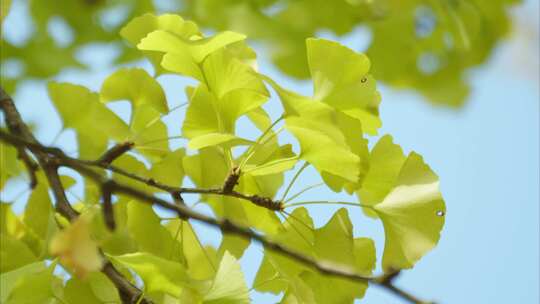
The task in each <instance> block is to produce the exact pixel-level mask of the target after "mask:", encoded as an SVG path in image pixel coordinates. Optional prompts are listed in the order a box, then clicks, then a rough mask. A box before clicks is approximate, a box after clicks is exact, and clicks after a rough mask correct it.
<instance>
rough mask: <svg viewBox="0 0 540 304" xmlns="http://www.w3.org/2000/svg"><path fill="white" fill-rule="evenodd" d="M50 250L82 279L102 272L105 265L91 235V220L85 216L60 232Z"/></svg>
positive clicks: (53, 240) (52, 242)
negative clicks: (94, 272)
mask: <svg viewBox="0 0 540 304" xmlns="http://www.w3.org/2000/svg"><path fill="white" fill-rule="evenodd" d="M49 250H50V252H51V254H53V255H55V256H58V257H59V258H60V262H61V263H62V265H64V266H66V267H68V268H69V269H71V270H72V271H73V273H74V274H75V275H76V276H77V277H80V278H84V277H86V276H87V275H88V273H90V272H93V271H99V270H101V266H102V264H103V259H102V257H101V255H100V253H99V250H98V246H97V243H96V242H95V241H94V240H93V239H92V237H91V235H90V219H89V218H88V216H85V215H83V216H80V217H79V218H78V219H77V220H75V221H74V222H73V223H72V224H71V225H70V226H69V227H67V228H66V229H64V230H63V231H60V232H58V233H57V234H56V235H55V236H54V238H53V239H52V241H51V243H50V244H49Z"/></svg>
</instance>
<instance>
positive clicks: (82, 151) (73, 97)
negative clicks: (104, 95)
mask: <svg viewBox="0 0 540 304" xmlns="http://www.w3.org/2000/svg"><path fill="white" fill-rule="evenodd" d="M48 90H49V96H50V98H51V101H52V102H53V104H54V106H55V108H56V110H57V111H58V114H59V115H60V117H61V119H62V121H63V124H64V127H65V128H73V129H75V130H76V131H77V137H78V143H79V155H81V156H83V157H90V158H96V157H97V156H98V155H99V154H100V153H102V152H103V150H104V149H105V147H106V144H107V141H108V139H114V140H116V141H123V140H125V139H126V138H127V137H128V134H129V131H128V127H127V125H126V124H125V123H124V122H123V121H122V120H121V119H120V118H119V117H118V116H116V114H114V113H113V112H112V111H111V110H109V109H108V108H107V107H106V106H105V105H104V104H103V103H101V102H100V101H99V95H98V94H96V93H93V92H91V91H90V90H88V89H87V88H85V87H83V86H79V85H74V84H68V83H54V82H51V83H49V85H48Z"/></svg>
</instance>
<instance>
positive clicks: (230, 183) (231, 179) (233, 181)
mask: <svg viewBox="0 0 540 304" xmlns="http://www.w3.org/2000/svg"><path fill="white" fill-rule="evenodd" d="M240 174H241V172H240V168H238V167H234V168H232V170H231V172H230V173H229V175H228V176H227V178H226V179H225V182H224V183H223V187H222V191H223V193H231V192H232V191H233V190H234V187H236V185H238V180H239V179H240Z"/></svg>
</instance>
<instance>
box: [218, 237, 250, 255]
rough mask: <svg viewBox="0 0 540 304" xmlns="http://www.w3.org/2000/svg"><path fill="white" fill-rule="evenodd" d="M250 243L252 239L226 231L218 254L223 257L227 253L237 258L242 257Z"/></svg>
mask: <svg viewBox="0 0 540 304" xmlns="http://www.w3.org/2000/svg"><path fill="white" fill-rule="evenodd" d="M249 244H250V240H249V239H246V238H245V237H241V236H238V235H232V234H227V233H225V234H223V238H222V239H221V244H220V245H219V249H218V256H220V257H223V255H224V254H225V253H229V254H231V255H232V256H234V257H235V258H237V259H240V258H241V257H242V255H243V254H244V251H245V250H246V249H247V248H248V246H249Z"/></svg>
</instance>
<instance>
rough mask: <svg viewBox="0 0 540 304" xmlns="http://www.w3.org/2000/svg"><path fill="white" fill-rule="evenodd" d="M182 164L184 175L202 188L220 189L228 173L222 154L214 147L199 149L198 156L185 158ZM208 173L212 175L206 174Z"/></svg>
mask: <svg viewBox="0 0 540 304" xmlns="http://www.w3.org/2000/svg"><path fill="white" fill-rule="evenodd" d="M183 164H184V170H185V172H186V175H187V176H188V177H189V178H190V179H191V181H192V182H193V183H194V184H195V185H197V186H198V187H202V188H215V187H220V186H221V185H222V184H223V181H224V180H225V176H226V175H227V171H228V168H227V163H226V161H225V158H224V156H223V154H222V153H220V152H219V150H218V149H216V148H215V147H212V148H205V149H201V150H199V153H198V154H195V155H189V156H186V157H185V158H184V161H183ZM208 172H212V174H207V173H208Z"/></svg>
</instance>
